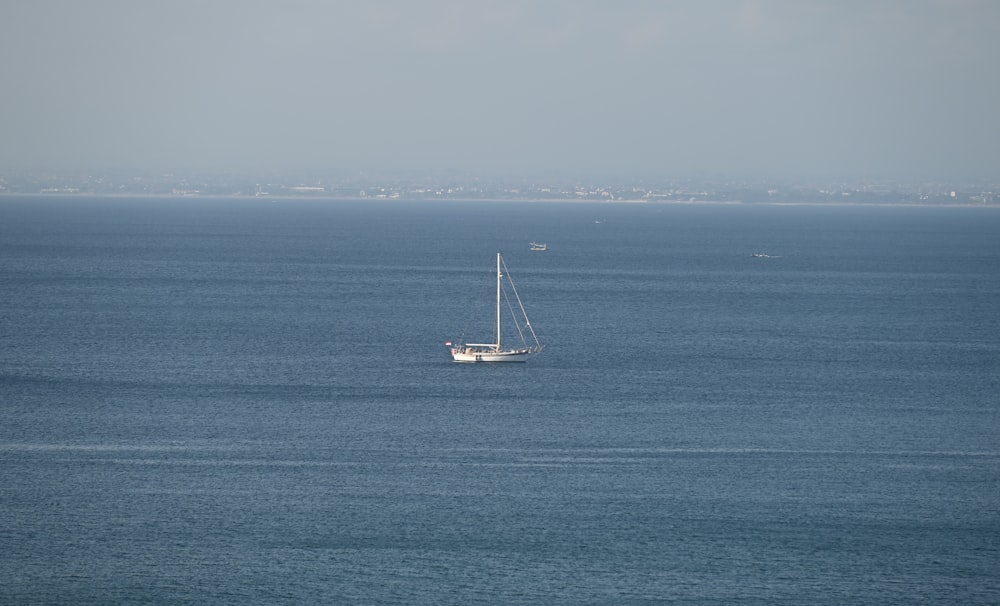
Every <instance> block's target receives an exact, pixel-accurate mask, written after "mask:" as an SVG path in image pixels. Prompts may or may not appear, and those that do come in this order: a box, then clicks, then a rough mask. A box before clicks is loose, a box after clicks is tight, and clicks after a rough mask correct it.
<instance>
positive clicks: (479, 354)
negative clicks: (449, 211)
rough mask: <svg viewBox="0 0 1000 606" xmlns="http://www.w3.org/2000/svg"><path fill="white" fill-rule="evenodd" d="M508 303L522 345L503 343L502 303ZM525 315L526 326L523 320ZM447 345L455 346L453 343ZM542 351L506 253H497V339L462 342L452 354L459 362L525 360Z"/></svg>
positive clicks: (453, 348) (454, 347) (452, 350)
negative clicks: (484, 341) (505, 261)
mask: <svg viewBox="0 0 1000 606" xmlns="http://www.w3.org/2000/svg"><path fill="white" fill-rule="evenodd" d="M505 278H506V285H509V286H510V291H511V293H513V295H514V297H513V299H511V298H510V296H509V295H508V293H507V288H505V280H504V279H505ZM515 302H516V303H517V307H518V311H519V313H517V312H515V311H514V305H513V304H514V303H515ZM503 303H506V304H507V307H508V308H509V309H510V312H511V315H512V317H513V321H514V322H513V323H514V325H515V326H516V327H517V334H518V336H519V337H520V340H521V346H520V347H509V346H507V345H504V344H503V343H502V338H501V336H500V335H501V334H502V333H501V332H500V323H501V317H502V315H503V314H502V309H501V305H502V304H503ZM522 318H523V325H522V320H521V319H522ZM527 336H530V337H531V340H532V344H529V343H528V339H527V338H526V337H527ZM448 345H452V344H451V342H449V343H448ZM541 351H542V344H541V343H539V342H538V337H537V336H535V329H533V328H532V327H531V322H529V321H528V314H527V313H526V312H525V311H524V305H522V304H521V297H520V296H518V294H517V289H516V288H515V287H514V281H513V280H512V279H511V278H510V275H509V273H508V272H507V265H506V264H505V263H504V261H503V255H501V254H500V253H497V316H496V342H495V343H461V344H456V345H452V347H451V357H452V358H453V359H454V360H455V361H456V362H525V361H527V359H528V356H531V355H532V354H536V353H539V352H541Z"/></svg>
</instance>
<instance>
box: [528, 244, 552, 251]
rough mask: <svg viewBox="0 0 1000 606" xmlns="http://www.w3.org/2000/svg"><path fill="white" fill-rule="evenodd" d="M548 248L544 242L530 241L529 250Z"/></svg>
mask: <svg viewBox="0 0 1000 606" xmlns="http://www.w3.org/2000/svg"><path fill="white" fill-rule="evenodd" d="M548 249H549V245H548V244H545V243H544V242H532V243H531V250H548Z"/></svg>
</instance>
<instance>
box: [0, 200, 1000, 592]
mask: <svg viewBox="0 0 1000 606" xmlns="http://www.w3.org/2000/svg"><path fill="white" fill-rule="evenodd" d="M531 241H541V242H546V243H547V244H548V248H549V250H548V251H546V252H532V251H530V250H529V246H528V245H529V242H531ZM498 251H499V252H503V254H504V259H505V261H506V263H507V265H508V267H509V269H510V273H511V275H512V276H513V277H514V279H515V281H516V285H517V288H518V291H519V293H520V295H521V298H522V300H523V301H524V304H525V306H526V308H527V310H528V314H529V317H530V318H531V322H532V325H533V326H534V328H535V331H536V332H537V333H538V336H539V338H540V340H541V341H542V342H543V344H544V345H545V351H544V352H543V353H541V354H539V355H537V356H535V357H533V358H532V359H531V360H529V361H528V362H527V363H525V364H498V365H489V364H458V363H454V362H452V361H451V357H450V355H449V352H448V348H447V347H446V346H445V342H446V341H449V340H458V339H460V338H463V337H464V338H467V339H473V340H477V339H479V340H481V339H488V338H490V336H491V333H490V330H491V322H492V317H491V314H492V311H491V309H492V306H494V305H495V300H494V299H493V297H494V296H495V293H494V290H493V289H494V288H495V275H494V273H493V272H494V270H495V262H496V261H495V259H496V256H495V255H496V253H497V252H498ZM755 253H756V254H757V255H758V256H754V254H755ZM0 292H2V295H3V296H2V297H0V343H2V347H0V603H4V604H116V603H119V604H181V603H210V604H249V603H261V604H262V603H267V604H273V603H327V604H407V605H410V604H549V605H560V604H566V605H570V604H572V605H577V604H616V605H617V604H664V603H671V604H674V603H675V604H796V605H797V604H838V605H839V604H863V603H870V604H900V605H902V604H906V605H911V604H941V603H952V604H996V603H997V602H998V601H1000V568H998V565H997V563H998V562H1000V209H996V208H943V207H867V206H771V205H659V204H615V203H604V204H596V203H529V202H508V203H494V202H482V201H480V202H417V201H405V200H397V201H354V202H352V201H329V200H327V201H324V200H303V199H294V200H281V199H279V200H269V199H252V200H248V199H201V198H182V199H156V198H99V197H52V198H47V197H16V196H6V197H2V198H0Z"/></svg>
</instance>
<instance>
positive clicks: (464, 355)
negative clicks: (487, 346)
mask: <svg viewBox="0 0 1000 606" xmlns="http://www.w3.org/2000/svg"><path fill="white" fill-rule="evenodd" d="M532 353H534V352H533V351H532V350H531V349H508V350H506V351H477V350H474V349H468V348H467V349H460V348H458V347H453V348H452V350H451V357H452V358H453V359H454V360H455V361H456V362H526V361H527V360H528V356H530V355H531V354H532Z"/></svg>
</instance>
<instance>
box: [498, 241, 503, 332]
mask: <svg viewBox="0 0 1000 606" xmlns="http://www.w3.org/2000/svg"><path fill="white" fill-rule="evenodd" d="M500 263H501V261H500V253H497V351H500V277H501V276H502V275H503V274H502V273H501V271H500Z"/></svg>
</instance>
